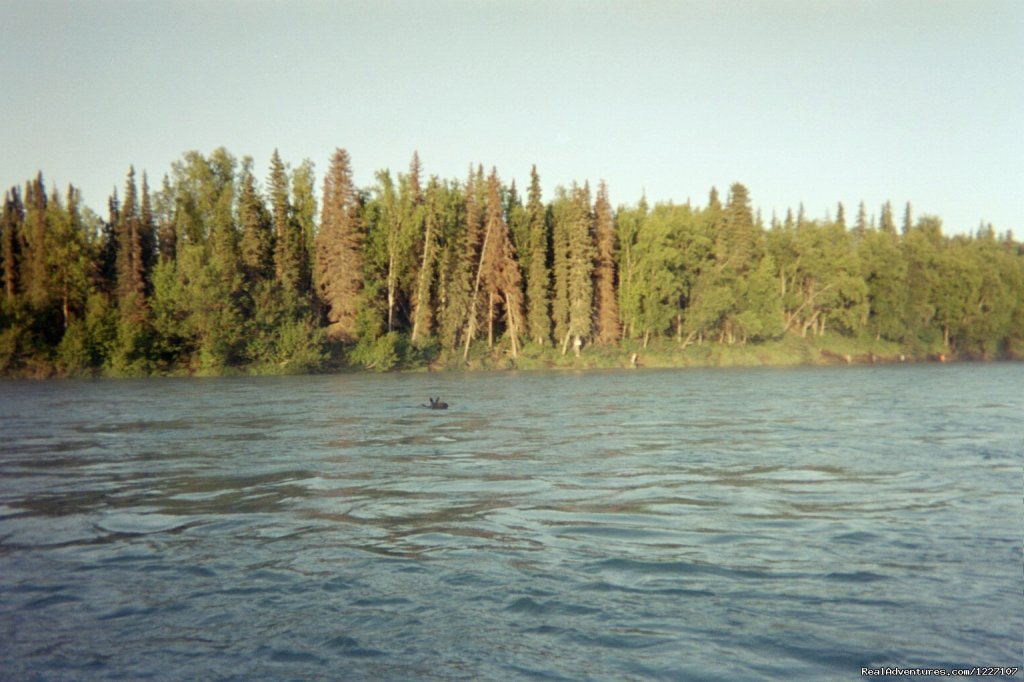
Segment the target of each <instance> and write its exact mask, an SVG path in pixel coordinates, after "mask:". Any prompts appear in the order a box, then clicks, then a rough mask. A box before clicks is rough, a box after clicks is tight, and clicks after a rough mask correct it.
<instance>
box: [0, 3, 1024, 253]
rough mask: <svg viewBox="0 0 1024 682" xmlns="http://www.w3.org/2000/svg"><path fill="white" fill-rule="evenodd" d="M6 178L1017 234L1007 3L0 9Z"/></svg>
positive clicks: (1018, 38)
mask: <svg viewBox="0 0 1024 682" xmlns="http://www.w3.org/2000/svg"><path fill="white" fill-rule="evenodd" d="M0 25H2V30H0V86H2V104H0V127H2V130H3V141H2V142H0V186H2V187H3V188H7V187H10V186H11V185H15V184H17V185H23V184H24V182H25V180H26V179H28V178H30V177H32V176H34V175H35V172H36V171H37V170H42V171H43V173H44V177H45V178H46V180H47V185H48V187H50V188H51V189H52V188H53V186H54V183H59V185H60V186H61V187H62V188H63V187H64V186H66V184H67V183H68V182H72V183H74V184H75V185H76V186H78V187H79V188H81V189H82V192H83V195H84V199H85V203H86V204H87V205H88V206H90V207H92V208H93V209H94V210H96V211H97V212H98V213H100V214H101V215H105V213H106V200H107V196H108V195H109V194H110V192H111V190H112V189H113V187H114V186H115V185H116V186H117V187H118V191H119V192H121V191H122V188H123V186H124V179H125V175H126V173H127V170H128V167H129V165H132V164H134V166H135V167H136V169H137V170H138V171H139V173H140V175H141V172H142V171H147V172H148V174H149V176H150V184H151V185H152V186H159V184H160V179H161V178H162V176H163V174H164V173H166V172H168V171H169V169H170V166H171V163H172V162H173V161H175V160H177V159H180V158H181V156H182V154H183V153H184V152H186V151H188V150H193V149H194V150H197V151H200V152H202V153H203V154H208V153H209V152H211V151H212V150H213V149H215V148H216V147H219V146H224V147H226V148H227V149H228V150H229V151H230V152H231V153H232V154H234V155H235V156H236V157H239V158H241V157H242V156H245V155H249V156H252V157H253V158H254V160H255V164H256V170H257V175H258V176H259V177H261V178H265V177H266V175H267V168H268V163H269V159H270V155H271V153H272V151H273V149H274V148H275V147H277V148H279V149H280V153H281V156H282V158H283V159H284V160H285V161H286V162H289V163H290V164H291V165H292V166H296V165H298V164H299V163H300V162H301V161H302V160H303V159H305V158H310V159H312V161H313V162H314V163H315V164H316V169H317V185H318V188H319V185H320V182H321V180H322V177H323V172H324V171H325V169H326V166H327V161H328V159H329V157H330V155H331V153H332V151H333V150H334V148H335V147H344V148H347V149H348V150H349V152H350V154H351V156H352V163H353V170H354V172H355V176H356V181H357V183H358V184H359V185H360V186H362V187H368V186H369V185H371V184H372V182H373V173H374V171H376V170H378V169H381V168H391V169H392V170H393V171H402V172H404V171H405V170H406V169H407V167H408V164H409V159H410V158H411V156H412V153H413V151H414V150H418V151H419V154H420V157H421V159H422V161H423V164H424V169H425V171H426V172H427V173H428V174H436V175H439V176H441V177H442V178H459V179H462V178H464V177H465V176H466V172H467V169H468V167H469V165H470V164H476V163H482V164H484V166H485V167H487V168H490V167H491V166H496V167H497V169H498V173H499V175H500V176H501V178H502V179H503V180H505V181H506V182H508V181H511V180H513V179H515V180H516V183H517V185H518V186H519V187H520V188H521V189H522V188H525V186H526V184H527V182H528V180H529V171H530V166H531V164H534V163H535V164H537V168H538V171H539V173H540V175H541V179H542V182H543V185H544V189H545V200H547V199H550V198H551V196H552V190H553V188H554V187H555V186H556V185H569V184H570V183H571V182H573V181H574V180H575V181H578V182H581V183H582V182H583V181H585V180H589V181H590V182H591V183H596V182H597V181H598V180H601V179H604V180H606V181H607V182H608V185H609V191H610V194H611V198H612V201H613V203H615V204H635V203H636V202H637V201H638V200H639V199H640V197H641V195H642V194H644V193H646V196H647V198H648V200H649V201H650V202H651V203H654V202H656V201H668V200H674V201H676V202H677V203H681V202H685V201H687V200H688V199H689V200H692V201H693V203H694V204H697V205H703V204H705V203H706V201H707V195H708V190H709V189H710V188H711V186H712V185H715V186H717V187H718V188H719V190H720V192H721V193H722V196H723V198H724V196H725V194H726V193H727V191H728V187H729V185H731V184H732V183H733V182H736V181H739V182H742V183H743V184H744V185H746V186H747V188H748V189H749V190H750V193H751V198H752V201H753V204H754V207H755V208H759V209H761V210H762V212H763V215H764V218H765V220H766V221H767V220H768V219H770V218H771V215H772V212H773V211H776V212H777V213H778V215H779V216H780V217H782V216H783V215H784V214H785V211H786V209H787V208H788V207H792V208H793V209H794V211H795V210H796V208H797V206H798V205H799V204H800V203H801V202H803V203H804V205H805V207H806V211H807V214H808V216H810V217H824V216H825V214H826V212H829V213H830V214H832V215H834V214H835V207H836V203H837V202H839V201H842V202H843V203H844V204H845V207H846V212H847V217H848V220H852V218H853V216H854V215H855V214H856V210H857V205H858V203H859V202H860V201H862V200H863V201H864V202H865V203H866V205H867V209H868V212H869V214H874V215H877V214H878V212H879V207H880V206H881V204H882V203H883V202H884V201H886V200H891V201H892V202H893V205H894V207H895V212H896V215H897V217H899V216H901V215H902V211H903V205H904V204H905V203H906V202H907V201H910V202H911V203H912V205H913V208H914V213H915V215H920V214H923V213H928V214H933V215H937V216H939V217H940V218H942V220H943V224H944V230H945V232H946V233H947V234H955V233H964V232H973V231H974V230H975V228H977V226H978V224H979V222H980V221H982V220H984V221H986V222H991V223H993V225H994V226H995V228H996V230H997V231H999V232H1003V231H1005V230H1007V229H1012V230H1013V231H1014V234H1015V235H1016V236H1017V237H1018V238H1020V237H1021V236H1022V235H1024V134H1022V132H1024V131H1022V123H1021V121H1022V120H1024V76H1022V74H1024V48H1022V47H1021V46H1022V45H1024V2H1019V1H1018V0H954V1H950V0H922V1H918V0H862V1H854V0H848V1H825V0H823V1H816V2H812V1H810V0H792V1H787V0H780V1H771V0H748V1H735V2H733V1H729V0H725V1H721V0H718V1H714V2H712V1H710V0H708V1H693V2H685V1H683V2H658V1H644V0H632V1H626V0H624V1H622V2H605V1H601V0H587V1H575V0H547V1H538V2H531V1H515V2H513V1H511V0H491V1H487V0H476V1H470V0H421V1H416V2H413V1H411V0H410V1H405V0H394V1H391V2H380V1H377V0H364V1H361V2H328V1H324V2H313V1H312V0H299V1H295V0H290V1H287V2H285V1H283V0H282V1H280V2H276V1H270V0H253V1H248V2H242V1H236V0H188V1H185V0H174V1H172V0H165V1H161V0H138V1H129V0H78V1H73V2H72V1H66V0H0Z"/></svg>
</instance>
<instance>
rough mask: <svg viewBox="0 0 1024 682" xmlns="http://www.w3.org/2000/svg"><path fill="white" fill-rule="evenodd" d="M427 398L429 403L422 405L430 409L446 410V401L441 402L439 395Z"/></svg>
mask: <svg viewBox="0 0 1024 682" xmlns="http://www.w3.org/2000/svg"><path fill="white" fill-rule="evenodd" d="M427 400H429V401H430V405H424V407H429V408H430V409H432V410H447V409H448V403H442V402H441V397H440V396H438V397H436V398H427Z"/></svg>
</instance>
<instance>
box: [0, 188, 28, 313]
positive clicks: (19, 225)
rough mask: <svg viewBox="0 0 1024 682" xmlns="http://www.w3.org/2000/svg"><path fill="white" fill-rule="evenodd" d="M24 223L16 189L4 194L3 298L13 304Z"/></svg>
mask: <svg viewBox="0 0 1024 682" xmlns="http://www.w3.org/2000/svg"><path fill="white" fill-rule="evenodd" d="M24 223H25V207H24V206H23V205H22V203H21V194H20V193H19V191H18V188H17V187H12V188H11V189H10V191H8V192H5V193H4V208H3V217H2V222H0V230H2V233H3V282H4V298H5V299H6V300H7V301H8V302H13V301H14V297H15V296H16V295H17V293H18V287H19V284H20V283H19V278H18V268H19V264H20V261H21V245H22V243H23V237H22V234H21V232H22V229H23V226H24Z"/></svg>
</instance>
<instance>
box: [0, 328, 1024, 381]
mask: <svg viewBox="0 0 1024 682" xmlns="http://www.w3.org/2000/svg"><path fill="white" fill-rule="evenodd" d="M354 356H356V357H358V353H355V352H353V350H352V349H351V348H344V347H334V348H332V349H331V351H330V352H328V353H326V356H325V358H324V361H323V363H321V364H319V365H317V366H310V365H307V364H290V363H283V364H274V365H232V366H225V367H195V366H178V367H173V368H164V369H163V370H161V371H153V372H148V373H147V372H140V373H134V374H125V373H118V372H114V371H112V370H109V369H106V368H100V369H95V370H91V371H87V372H67V371H64V370H62V368H61V367H59V366H58V365H56V364H51V363H41V362H37V363H31V364H28V365H25V366H21V367H19V368H17V369H15V370H13V371H11V370H9V371H7V372H5V373H3V374H0V378H7V379H59V378H75V377H79V378H81V377H85V378H96V377H109V378H125V377H142V376H170V377H182V376H198V377H203V376H266V375H296V374H344V373H361V372H460V371H469V372H488V371H511V370H517V371H532V370H558V369H567V370H581V369H626V368H636V369H641V368H650V369H668V368H680V369H682V368H716V367H795V366H822V365H867V364H895V363H914V362H958V361H971V362H975V361H982V362H986V361H1006V360H1011V361H1013V360H1018V361H1019V360H1024V352H1014V350H1013V349H1011V351H1010V352H1008V353H1007V354H1005V355H1003V356H999V357H990V356H982V355H978V354H956V353H953V352H948V351H945V350H943V349H942V348H941V347H938V348H917V349H907V348H904V347H902V346H901V345H900V344H898V343H893V342H889V341H882V340H874V339H870V340H863V339H851V338H848V337H844V336H838V335H835V336H824V337H807V338H802V337H798V336H787V337H785V338H783V339H779V340H775V341H768V342H765V343H756V344H753V343H750V344H733V345H729V344H720V343H703V344H690V345H688V346H686V347H685V348H684V347H681V346H680V344H678V343H677V342H675V341H674V340H672V339H657V340H654V341H652V342H651V343H650V344H648V345H647V346H644V345H643V344H642V343H640V342H638V341H636V342H634V341H623V342H621V343H620V344H618V345H616V346H584V347H583V348H582V349H581V351H580V353H579V354H578V355H577V354H575V353H574V352H572V351H571V350H570V351H569V352H567V353H562V350H561V348H554V347H551V346H538V345H535V344H526V345H525V346H524V347H523V348H522V349H521V350H520V352H519V354H518V356H517V357H515V358H513V357H512V355H511V352H510V348H509V347H508V346H507V344H504V345H502V344H499V345H496V346H495V347H494V348H488V347H487V345H486V343H484V342H478V343H476V344H474V345H473V346H472V347H471V349H470V353H469V357H468V359H463V353H462V351H461V350H456V351H451V352H446V351H441V350H439V349H437V348H436V346H435V347H433V348H418V349H417V348H411V347H409V346H408V345H407V344H400V347H399V348H395V349H393V350H392V352H390V353H383V354H380V355H379V356H378V357H377V358H376V359H374V360H373V361H371V362H367V361H363V362H360V361H359V360H357V359H356V357H354Z"/></svg>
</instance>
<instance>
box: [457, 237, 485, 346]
mask: <svg viewBox="0 0 1024 682" xmlns="http://www.w3.org/2000/svg"><path fill="white" fill-rule="evenodd" d="M490 237H491V226H490V223H488V225H487V231H486V232H484V243H483V246H481V247H480V260H479V261H477V265H476V279H475V281H474V284H473V300H472V301H471V302H470V304H469V321H468V322H467V324H466V346H465V348H464V349H463V351H462V359H463V360H466V359H467V358H468V357H469V344H470V343H472V342H473V334H475V333H476V300H477V298H479V295H480V275H481V271H482V270H483V265H484V254H485V253H487V240H488V239H490Z"/></svg>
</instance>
